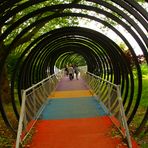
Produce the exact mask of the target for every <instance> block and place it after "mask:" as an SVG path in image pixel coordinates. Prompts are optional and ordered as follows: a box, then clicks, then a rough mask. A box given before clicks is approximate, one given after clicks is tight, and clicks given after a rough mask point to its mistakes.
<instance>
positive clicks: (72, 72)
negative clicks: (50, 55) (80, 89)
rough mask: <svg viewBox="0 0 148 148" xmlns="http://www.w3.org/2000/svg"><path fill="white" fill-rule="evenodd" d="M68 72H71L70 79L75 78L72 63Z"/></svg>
mask: <svg viewBox="0 0 148 148" xmlns="http://www.w3.org/2000/svg"><path fill="white" fill-rule="evenodd" d="M68 73H69V79H70V80H72V79H73V78H74V69H73V67H72V65H71V64H70V65H69V67H68Z"/></svg>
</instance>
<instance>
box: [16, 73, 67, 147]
mask: <svg viewBox="0 0 148 148" xmlns="http://www.w3.org/2000/svg"><path fill="white" fill-rule="evenodd" d="M63 74H64V72H63V70H61V71H59V72H58V73H57V74H53V75H50V76H48V77H47V78H45V79H43V80H42V81H40V82H38V83H37V84H34V85H33V86H31V87H29V88H27V89H25V90H22V105H21V111H20V119H19V124H18V132H17V139H16V145H15V148H19V147H20V144H21V145H23V141H24V140H25V139H26V138H27V136H28V135H29V133H30V132H31V130H32V128H33V126H34V124H35V123H36V121H37V119H38V118H39V116H40V114H41V112H42V111H43V109H44V107H45V102H46V101H47V98H48V95H50V94H51V92H53V91H54V89H55V87H56V85H57V83H58V81H59V80H60V79H61V78H62V76H63Z"/></svg>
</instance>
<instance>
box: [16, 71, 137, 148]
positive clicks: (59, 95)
mask: <svg viewBox="0 0 148 148" xmlns="http://www.w3.org/2000/svg"><path fill="white" fill-rule="evenodd" d="M22 98H23V99H22V108H21V113H20V120H19V127H18V134H17V140H16V144H15V147H16V148H19V147H20V146H28V147H30V148H41V147H44V148H49V147H51V148H79V147H81V148H97V147H101V148H106V147H110V148H115V147H121V148H126V147H130V148H132V147H133V148H137V147H138V145H137V144H136V142H135V141H134V140H133V139H132V138H131V137H130V135H129V130H128V126H127V122H126V117H125V114H124V109H123V106H122V99H121V96H120V86H118V85H114V84H112V83H110V82H108V81H106V80H103V79H102V78H100V77H98V76H95V75H94V74H91V73H89V72H87V73H86V72H85V73H84V72H81V75H80V76H79V80H77V79H76V78H74V79H73V80H72V81H71V80H69V77H68V76H65V75H64V72H63V71H60V72H59V73H57V74H54V75H51V76H49V77H48V78H46V79H44V80H43V81H41V82H39V83H38V84H35V85H33V86H32V87H30V88H28V89H26V90H24V91H23V95H22Z"/></svg>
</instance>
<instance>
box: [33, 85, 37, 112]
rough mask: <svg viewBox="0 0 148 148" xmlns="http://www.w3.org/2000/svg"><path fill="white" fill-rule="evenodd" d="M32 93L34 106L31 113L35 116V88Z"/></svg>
mask: <svg viewBox="0 0 148 148" xmlns="http://www.w3.org/2000/svg"><path fill="white" fill-rule="evenodd" d="M32 91H33V92H32V93H33V104H34V108H33V109H34V110H33V113H34V115H35V113H36V95H35V88H34V87H33V89H32Z"/></svg>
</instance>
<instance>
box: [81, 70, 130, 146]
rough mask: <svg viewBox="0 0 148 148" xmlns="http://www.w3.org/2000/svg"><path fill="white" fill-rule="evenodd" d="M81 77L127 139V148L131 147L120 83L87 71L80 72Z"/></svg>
mask: <svg viewBox="0 0 148 148" xmlns="http://www.w3.org/2000/svg"><path fill="white" fill-rule="evenodd" d="M81 77H82V78H83V79H85V81H86V82H87V84H88V86H89V87H90V90H91V91H92V92H93V94H95V95H96V97H97V100H98V101H99V103H100V104H101V105H102V107H103V109H104V111H105V112H106V113H107V114H108V115H109V117H110V119H111V120H112V122H113V123H114V124H115V126H116V127H117V128H118V130H119V131H120V132H121V134H122V135H123V137H124V138H125V139H126V140H127V143H128V146H129V148H132V143H131V137H130V133H129V129H128V125H127V121H126V116H125V112H124V107H123V104H122V98H121V91H120V85H115V84H113V83H111V82H109V81H106V80H104V79H102V78H100V77H99V76H96V75H94V74H92V73H89V72H86V73H83V72H81Z"/></svg>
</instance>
